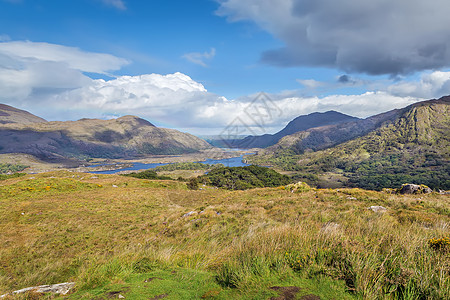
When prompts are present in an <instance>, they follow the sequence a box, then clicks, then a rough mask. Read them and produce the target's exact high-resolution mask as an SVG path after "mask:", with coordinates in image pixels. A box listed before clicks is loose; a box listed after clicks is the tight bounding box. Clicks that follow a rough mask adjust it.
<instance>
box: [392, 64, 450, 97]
mask: <svg viewBox="0 0 450 300" xmlns="http://www.w3.org/2000/svg"><path fill="white" fill-rule="evenodd" d="M387 91H388V92H389V93H391V94H392V95H396V96H399V97H404V96H410V95H413V96H415V97H419V98H425V99H429V98H434V97H439V96H442V95H449V94H450V72H441V71H435V72H431V73H425V74H422V76H421V78H420V80H419V81H416V82H411V81H401V82H399V83H396V84H394V85H391V86H389V87H388V88H387Z"/></svg>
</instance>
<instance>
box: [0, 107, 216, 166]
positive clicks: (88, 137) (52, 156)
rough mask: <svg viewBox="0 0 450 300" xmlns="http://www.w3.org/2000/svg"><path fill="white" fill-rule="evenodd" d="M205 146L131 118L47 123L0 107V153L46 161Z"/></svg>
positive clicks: (192, 138) (185, 150)
mask: <svg viewBox="0 0 450 300" xmlns="http://www.w3.org/2000/svg"><path fill="white" fill-rule="evenodd" d="M210 147H211V146H210V145H209V144H208V143H207V142H206V141H204V140H202V139H200V138H197V137H195V136H193V135H191V134H188V133H182V132H179V131H177V130H174V129H165V128H158V127H155V126H154V125H153V124H151V123H150V122H148V121H146V120H144V119H140V118H138V117H135V116H124V117H121V118H118V119H112V120H98V119H81V120H78V121H66V122H47V121H46V120H44V119H42V118H39V117H37V116H35V115H33V114H31V113H29V112H26V111H23V110H19V109H16V108H13V107H11V106H7V105H3V104H2V105H1V106H0V153H27V154H32V155H34V156H36V157H38V158H40V159H44V160H47V161H48V160H58V159H64V158H77V159H80V158H87V157H100V158H127V157H137V156H141V155H146V154H165V155H168V154H183V153H191V152H196V151H198V150H202V149H207V148H210Z"/></svg>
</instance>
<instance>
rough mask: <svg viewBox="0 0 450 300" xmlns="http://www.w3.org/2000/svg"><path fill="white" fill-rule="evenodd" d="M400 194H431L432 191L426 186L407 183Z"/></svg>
mask: <svg viewBox="0 0 450 300" xmlns="http://www.w3.org/2000/svg"><path fill="white" fill-rule="evenodd" d="M399 192H400V194H429V193H431V192H432V190H431V189H430V188H429V187H427V186H426V185H423V184H421V185H418V184H410V183H406V184H404V185H402V187H401V189H400V191H399Z"/></svg>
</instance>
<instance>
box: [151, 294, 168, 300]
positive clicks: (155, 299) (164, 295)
mask: <svg viewBox="0 0 450 300" xmlns="http://www.w3.org/2000/svg"><path fill="white" fill-rule="evenodd" d="M167 296H169V295H168V294H161V295H158V296H155V297H153V298H150V299H149V300H158V299H162V298H166V297H167Z"/></svg>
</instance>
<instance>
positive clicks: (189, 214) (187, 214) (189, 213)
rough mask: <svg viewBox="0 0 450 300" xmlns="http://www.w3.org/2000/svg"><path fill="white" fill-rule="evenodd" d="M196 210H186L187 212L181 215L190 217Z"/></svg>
mask: <svg viewBox="0 0 450 300" xmlns="http://www.w3.org/2000/svg"><path fill="white" fill-rule="evenodd" d="M196 213H197V212H196V211H190V212H188V213H185V214H184V215H183V218H185V217H190V216H192V215H193V214H196Z"/></svg>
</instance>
